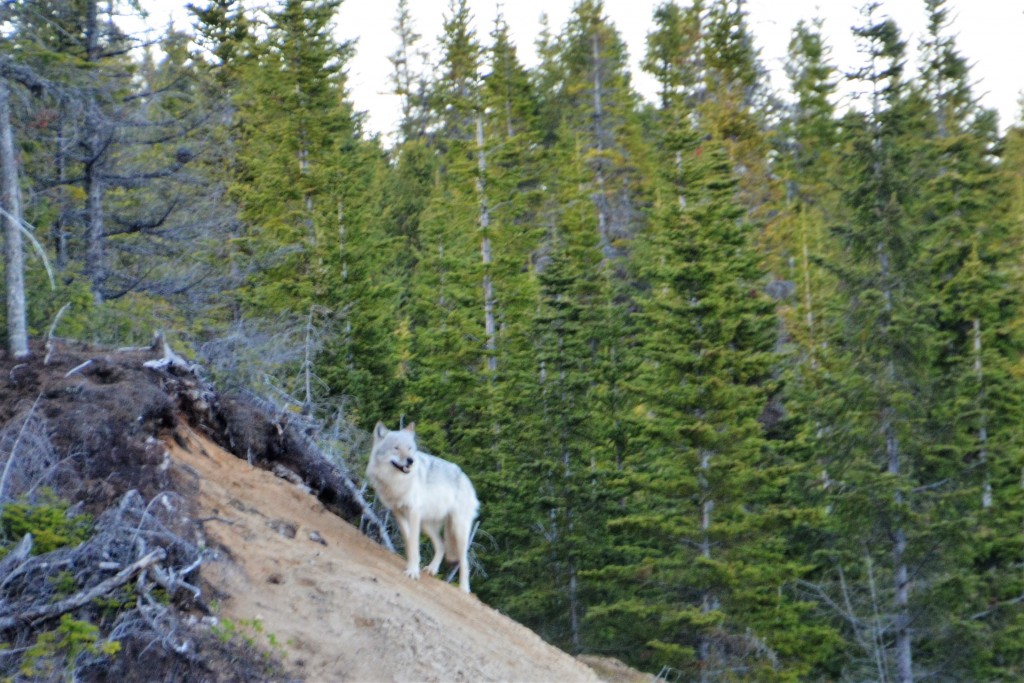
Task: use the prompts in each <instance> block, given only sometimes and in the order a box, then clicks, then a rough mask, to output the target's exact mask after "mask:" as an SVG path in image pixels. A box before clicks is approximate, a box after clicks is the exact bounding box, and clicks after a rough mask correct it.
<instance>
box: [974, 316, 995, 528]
mask: <svg viewBox="0 0 1024 683" xmlns="http://www.w3.org/2000/svg"><path fill="white" fill-rule="evenodd" d="M972 327H973V331H974V374H975V375H976V376H977V378H978V387H979V388H978V391H979V393H980V392H981V387H982V382H983V380H984V377H983V375H984V372H983V370H984V366H983V364H982V360H981V320H980V319H979V318H975V319H974V321H973V324H972ZM984 419H985V418H984V417H982V423H981V426H980V427H978V460H979V461H980V462H981V467H982V468H983V470H984V475H983V476H984V479H983V481H982V484H981V507H982V509H984V510H987V509H988V508H990V507H992V478H991V474H990V473H989V468H988V428H987V427H986V425H985V422H984Z"/></svg>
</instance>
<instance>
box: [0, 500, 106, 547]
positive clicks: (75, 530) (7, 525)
mask: <svg viewBox="0 0 1024 683" xmlns="http://www.w3.org/2000/svg"><path fill="white" fill-rule="evenodd" d="M69 507H70V506H69V504H68V503H66V502H64V501H62V500H60V499H59V498H57V497H56V496H55V495H52V494H46V495H44V496H43V497H42V502H41V503H29V502H27V501H19V502H17V503H8V504H7V505H5V506H4V507H3V510H2V511H0V557H3V556H4V555H6V554H7V553H8V552H9V551H10V549H11V546H12V545H13V544H15V543H17V542H18V541H20V540H21V539H22V537H23V536H24V535H25V534H27V533H30V534H32V538H33V546H32V553H33V554H35V555H40V554H42V553H48V552H51V551H53V550H56V549H57V548H63V547H65V546H75V545H78V544H79V543H81V542H82V541H84V540H85V539H87V538H89V534H90V533H92V517H91V516H89V515H71V516H68V514H67V512H68V508H69Z"/></svg>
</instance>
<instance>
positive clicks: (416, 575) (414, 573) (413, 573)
mask: <svg viewBox="0 0 1024 683" xmlns="http://www.w3.org/2000/svg"><path fill="white" fill-rule="evenodd" d="M405 575H406V576H408V577H409V578H410V579H412V580H413V581H419V579H420V570H419V569H406V570H405Z"/></svg>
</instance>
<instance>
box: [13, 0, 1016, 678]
mask: <svg viewBox="0 0 1024 683" xmlns="http://www.w3.org/2000/svg"><path fill="white" fill-rule="evenodd" d="M409 3H410V0H399V1H398V2H397V11H396V13H395V22H394V44H395V50H394V52H393V54H392V57H391V61H392V64H393V66H394V68H393V78H392V82H391V83H390V88H391V89H392V90H393V92H395V93H396V94H397V95H398V98H397V99H396V101H398V102H400V106H401V117H402V118H401V126H400V130H399V132H398V134H397V136H396V138H395V140H394V142H393V144H392V143H391V142H388V143H387V144H385V141H384V140H382V139H381V138H380V137H379V136H374V135H370V134H368V133H367V131H366V129H365V121H364V115H362V114H361V113H360V112H359V111H358V110H357V109H356V107H355V105H354V104H353V102H352V100H351V98H350V94H349V92H348V90H347V88H346V62H347V60H349V59H350V58H351V56H352V54H353V50H354V49H355V46H354V45H352V44H347V43H343V42H339V41H338V40H337V39H336V38H334V37H333V27H334V25H335V21H336V13H337V11H338V8H339V6H340V4H341V0H282V1H281V2H280V3H271V4H269V6H268V7H265V8H263V9H259V10H250V9H245V8H243V5H242V3H241V2H239V0H195V2H194V3H193V4H192V5H190V13H191V15H190V16H191V21H192V25H191V27H190V28H189V29H188V30H186V31H169V32H167V34H166V35H165V36H163V37H162V38H161V39H160V41H159V43H158V44H143V43H142V42H141V41H140V40H139V38H138V36H134V35H132V34H131V33H129V32H127V31H126V29H124V28H123V24H124V22H123V21H122V20H123V17H124V16H125V15H126V14H135V15H139V14H140V13H141V12H142V10H143V9H144V5H145V3H144V2H138V1H137V0H119V1H116V2H105V1H104V2H101V1H100V0H73V1H69V0H20V1H18V2H13V3H12V2H8V3H4V4H3V5H2V8H0V12H2V15H0V18H2V21H0V29H2V31H3V34H4V40H3V42H2V43H0V168H2V171H3V173H2V174H0V175H2V177H0V182H2V199H3V205H2V207H0V208H2V209H3V211H2V214H0V217H2V223H3V228H4V234H5V239H6V242H5V245H6V251H5V259H4V265H5V272H6V283H7V289H6V292H7V297H6V299H7V308H6V313H5V321H6V329H7V333H8V347H9V349H10V351H11V353H14V354H16V355H17V354H19V353H24V352H25V350H26V346H25V344H26V341H25V340H26V338H27V337H34V338H41V337H45V336H46V335H48V334H49V335H56V336H59V337H63V338H75V339H83V340H87V341H90V342H96V343H101V344H118V345H120V344H131V343H139V342H141V341H145V340H147V339H149V337H150V336H151V335H152V333H153V331H154V330H156V329H160V330H163V331H164V332H165V333H166V334H167V335H168V338H169V339H171V340H172V342H173V344H174V346H175V348H176V349H177V350H179V351H181V352H183V353H186V354H187V355H190V356H192V357H195V358H196V359H197V360H198V361H199V362H200V363H201V364H203V366H204V367H205V368H207V370H208V372H209V373H210V374H212V375H213V376H214V377H215V378H216V379H217V381H218V382H220V383H221V384H222V385H226V386H234V387H237V388H240V389H246V390H249V391H252V392H255V393H257V394H259V395H261V396H263V397H265V398H266V399H267V400H270V401H274V402H276V403H277V404H278V405H280V406H281V407H282V409H283V410H292V411H296V412H301V413H304V414H307V415H313V416H319V417H320V418H322V419H323V420H324V421H325V423H326V422H330V423H331V424H335V425H339V424H340V425H344V429H341V430H339V436H338V438H339V440H341V441H343V442H346V443H349V444H350V445H351V453H350V455H349V457H348V463H349V466H350V467H351V468H352V470H353V471H361V469H362V467H363V463H364V462H365V457H366V455H367V451H368V446H367V444H366V442H365V440H360V439H359V438H357V436H354V435H358V434H360V433H363V434H365V432H366V431H367V430H369V429H371V428H372V426H373V424H374V423H375V422H376V421H377V420H378V419H382V420H384V421H385V422H386V423H387V424H388V425H389V426H391V427H393V428H394V427H397V426H398V424H399V423H400V422H401V421H405V422H408V421H411V420H415V422H416V424H417V431H418V434H419V439H420V443H421V446H422V447H424V449H425V450H428V451H430V452H432V453H436V454H438V455H441V456H443V457H445V458H448V459H450V460H453V461H455V462H457V463H459V464H460V465H461V466H462V467H463V469H464V470H465V471H466V472H467V473H468V474H469V475H470V477H471V478H472V479H473V481H474V483H475V485H476V488H477V490H478V493H479V497H480V500H481V501H482V512H481V524H480V528H479V530H478V532H477V534H476V538H475V543H474V548H473V554H474V557H475V559H474V563H475V567H474V572H475V577H474V588H475V590H476V591H477V592H478V595H479V597H480V598H481V599H482V600H483V601H485V602H487V603H488V604H490V605H492V606H494V607H495V608H497V609H499V610H501V611H503V612H505V613H507V614H509V615H510V616H512V617H513V618H515V619H517V620H519V621H521V622H523V623H524V624H526V625H528V626H529V627H531V628H533V629H535V630H536V631H537V632H538V633H540V634H541V635H542V636H543V637H544V638H545V639H547V640H548V641H550V642H552V643H554V644H556V645H558V646H559V647H562V648H564V649H566V650H568V651H570V652H573V653H579V652H586V653H595V654H602V655H610V656H615V657H619V658H621V659H623V660H625V661H627V662H629V663H631V664H633V665H635V666H637V667H639V668H642V669H645V670H648V671H651V672H653V673H658V672H661V673H662V674H663V675H665V676H666V677H668V678H670V679H673V680H700V681H773V680H779V681H798V680H799V681H804V680H830V681H837V680H849V681H863V680H878V681H900V682H904V683H910V682H911V681H920V680H934V681H966V680H976V681H982V680H984V681H997V680H1005V681H1010V680H1021V679H1022V678H1024V611H1022V610H1024V430H1022V425H1024V384H1022V379H1024V377H1022V375H1024V365H1022V352H1024V308H1022V305H1024V299H1022V291H1021V290H1022V287H1024V262H1022V253H1024V248H1022V247H1024V245H1022V241H1024V127H1020V126H1019V125H1018V127H1013V126H1012V125H1011V126H1010V127H1009V128H1006V129H1004V130H1001V129H1000V127H999V122H998V121H997V118H996V115H995V113H994V112H993V111H990V110H987V109H985V108H983V107H981V106H980V105H979V103H978V100H977V94H976V93H975V92H974V90H973V79H972V76H971V73H970V70H969V64H970V60H969V58H968V56H967V55H964V54H962V53H961V52H960V51H958V48H957V44H956V40H955V35H956V29H955V26H953V25H952V22H951V18H950V16H949V12H948V9H947V8H946V7H945V5H944V0H921V12H922V13H924V14H925V15H926V16H927V17H928V29H927V33H926V35H925V36H924V39H923V40H922V41H920V43H918V44H910V42H909V41H908V40H907V39H906V38H905V37H904V36H903V35H902V34H901V31H900V28H899V26H897V25H896V24H894V23H893V22H892V21H891V20H887V19H883V18H882V17H883V14H882V8H880V7H878V6H876V5H874V4H867V5H866V6H865V7H864V10H863V12H862V15H861V17H862V23H861V24H860V25H859V26H858V27H856V28H854V29H853V31H854V33H855V36H856V38H857V40H858V42H859V45H860V50H861V55H862V58H863V62H862V65H861V66H860V68H859V69H858V70H857V71H856V72H855V73H852V74H850V73H842V72H840V71H839V70H838V69H837V68H836V67H835V65H834V64H832V63H831V61H830V50H829V46H828V44H827V43H826V41H825V40H824V38H823V36H822V33H821V25H820V23H815V22H814V21H812V20H810V19H809V20H808V21H806V22H803V23H800V24H799V25H797V26H795V27H793V30H792V34H791V35H792V40H791V43H790V49H789V59H788V62H787V65H786V73H787V75H788V77H789V90H788V92H775V91H773V90H772V89H771V88H770V87H769V85H768V77H767V74H766V71H765V69H764V66H763V65H762V64H761V63H760V61H759V55H758V52H757V50H756V49H755V48H754V36H753V35H752V31H751V27H750V25H749V24H748V22H747V20H746V15H745V13H744V10H743V3H742V1H741V0H692V2H683V1H680V2H673V1H668V2H665V3H664V4H662V5H661V6H659V7H658V9H657V10H656V12H655V13H654V15H653V16H652V17H651V24H650V27H651V28H650V34H649V38H648V42H647V45H646V52H645V56H644V62H643V65H644V66H643V68H644V69H645V70H647V71H648V72H649V73H650V74H652V75H653V76H654V77H655V78H656V79H657V82H658V97H657V100H656V102H653V103H647V102H644V101H643V100H642V99H641V98H640V97H639V96H638V94H637V93H636V91H635V90H634V89H633V87H632V85H631V79H630V73H629V70H628V67H627V55H626V51H625V45H624V43H623V41H622V39H621V37H620V35H619V34H618V33H617V32H616V29H615V27H614V25H613V24H612V23H611V22H610V21H609V20H608V18H607V17H606V15H605V13H604V10H603V7H602V4H601V2H600V0H579V2H578V3H577V4H576V5H575V6H574V9H573V12H572V14H571V16H570V19H569V20H568V21H567V23H566V24H565V25H564V26H561V27H549V28H548V29H547V30H545V31H544V32H542V34H541V35H540V36H539V37H538V44H539V52H540V55H541V59H540V63H539V64H538V65H537V66H535V67H531V68H526V67H525V66H524V65H523V63H522V62H521V61H520V59H519V57H518V55H517V46H516V45H515V44H514V41H513V40H512V38H511V36H510V32H509V30H508V27H507V25H506V24H505V23H503V21H502V20H501V19H500V18H499V19H498V21H497V22H495V23H494V24H493V26H492V28H491V30H490V31H489V32H488V33H486V34H482V33H479V32H477V31H475V30H474V29H473V25H474V24H473V22H472V21H471V19H472V17H471V15H470V12H469V10H468V8H467V5H466V2H465V0H452V4H451V6H450V9H449V11H448V12H447V13H446V14H445V16H444V19H443V22H439V23H440V24H441V25H438V26H416V25H414V23H413V22H412V19H411V16H410V12H409ZM423 32H430V33H433V34H436V35H438V36H439V43H440V53H439V55H438V56H437V61H436V63H434V64H431V67H430V68H429V69H417V68H416V67H415V64H416V60H414V59H413V58H412V57H413V55H415V54H417V51H418V50H420V49H421V47H420V41H421V36H422V33H423ZM915 42H916V41H915ZM840 87H844V88H848V87H853V88H855V89H856V90H857V92H859V93H861V97H860V98H859V99H858V100H857V102H856V103H855V106H854V107H853V108H850V109H845V108H843V109H841V108H839V107H838V105H837V101H838V98H837V96H836V93H837V91H838V90H839V89H840ZM1005 123H1007V122H1004V125H1005ZM1018 123H1019V122H1018ZM346 440H347V441H346ZM672 677H674V678H672Z"/></svg>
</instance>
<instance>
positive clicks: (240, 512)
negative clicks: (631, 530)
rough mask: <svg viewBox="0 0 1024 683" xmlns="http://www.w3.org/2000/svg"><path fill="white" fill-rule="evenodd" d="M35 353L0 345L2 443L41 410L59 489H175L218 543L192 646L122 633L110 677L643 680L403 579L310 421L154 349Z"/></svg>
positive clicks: (183, 610)
mask: <svg viewBox="0 0 1024 683" xmlns="http://www.w3.org/2000/svg"><path fill="white" fill-rule="evenodd" d="M34 351H35V353H34V355H33V357H32V358H30V359H28V360H26V361H14V360H12V359H10V358H6V357H4V356H3V355H0V446H4V444H7V445H6V446H5V447H10V441H11V440H12V439H14V438H15V437H17V438H18V439H21V436H20V432H19V431H18V429H17V426H18V425H19V424H27V422H26V418H29V419H31V420H34V421H36V424H38V425H40V426H39V428H38V430H39V431H40V432H41V433H44V434H45V436H44V437H43V438H44V440H45V441H46V444H45V448H43V447H42V446H41V447H40V448H41V449H42V450H43V451H46V452H52V453H53V456H52V457H51V456H46V458H44V459H43V460H44V461H45V462H43V461H41V462H42V464H43V465H45V466H47V467H57V468H58V469H59V470H60V472H61V473H62V475H61V477H58V478H55V479H54V481H59V482H60V483H59V486H58V488H59V489H60V491H59V492H60V494H61V495H62V496H64V497H66V498H69V499H71V500H73V501H77V502H78V503H80V504H81V505H82V506H83V507H84V509H86V510H87V511H89V512H92V513H94V514H98V513H100V512H102V511H103V510H104V509H106V508H107V507H109V506H111V505H113V504H115V503H116V501H118V500H121V499H122V497H123V496H124V495H125V494H126V492H128V491H130V490H135V491H138V492H139V493H140V494H141V495H142V496H143V498H144V499H145V500H154V499H155V497H156V496H158V495H160V493H161V492H164V491H169V492H173V493H174V494H176V495H177V496H180V497H181V499H183V500H185V501H186V503H187V505H186V507H187V508H188V515H187V517H185V518H182V519H181V523H182V524H183V525H184V526H183V527H182V528H183V529H186V530H187V529H191V530H190V531H184V532H183V533H187V534H188V536H189V537H190V538H194V539H195V542H197V543H200V544H203V545H205V546H206V547H208V548H210V549H211V550H212V552H211V554H210V557H208V558H207V559H206V560H205V561H204V562H203V564H202V565H201V566H200V568H199V570H198V574H199V576H198V579H197V580H198V582H199V584H200V586H201V587H202V598H201V600H197V601H191V600H188V599H184V600H182V599H181V596H177V597H175V605H176V606H177V608H178V609H179V610H180V618H179V628H181V629H182V631H181V633H182V634H183V635H184V637H186V638H188V639H190V640H191V641H192V642H193V644H194V645H193V647H192V648H191V650H190V652H192V653H193V654H190V655H188V656H186V657H181V656H178V655H175V654H174V653H172V652H169V651H168V652H163V651H160V648H159V646H155V647H154V646H153V645H152V642H151V641H147V642H146V643H143V642H139V643H131V642H127V643H125V656H123V657H121V658H120V659H118V660H117V661H115V662H112V663H110V667H109V668H108V670H107V673H108V674H110V675H111V676H114V678H116V679H118V680H126V681H128V680H133V681H134V680H140V681H141V680H148V681H155V680H166V681H171V680H174V681H204V682H206V681H257V680H304V681H310V682H321V681H323V682H329V681H597V680H604V681H616V682H624V683H625V682H629V683H633V682H636V681H640V680H647V679H649V678H650V677H649V676H644V675H643V674H641V673H639V672H636V671H634V670H632V669H629V668H627V667H625V666H624V665H623V664H622V663H621V662H617V661H616V660H607V659H601V658H591V659H590V660H586V663H584V662H583V661H581V660H577V659H574V658H573V657H571V656H570V655H568V654H566V653H564V652H562V651H561V650H559V649H557V648H555V647H553V646H550V645H548V644H547V643H545V642H544V641H543V640H542V639H541V638H540V637H539V636H537V635H536V634H535V633H533V632H532V631H530V630H529V629H527V628H525V627H524V626H522V625H520V624H518V623H516V622H514V621H513V620H511V619H509V618H508V617H506V616H504V615H502V614H500V613H499V612H497V611H495V610H494V609H492V608H490V607H488V606H487V605H485V604H483V603H481V602H480V601H479V600H478V599H477V598H476V597H475V596H473V595H466V594H464V593H462V592H461V591H459V590H458V588H457V587H456V586H455V585H448V584H446V583H444V582H443V581H441V580H439V579H437V578H434V577H429V576H424V577H423V578H422V579H420V580H419V581H412V580H411V579H409V578H408V577H406V576H405V574H404V572H403V569H404V562H403V560H402V559H401V558H400V557H399V556H398V555H396V554H394V553H392V552H389V551H387V550H386V549H385V548H383V547H382V546H380V545H378V544H377V543H375V542H374V541H373V540H371V539H370V538H368V537H366V536H364V535H363V534H361V533H360V532H359V530H358V529H357V528H356V527H354V526H353V525H352V522H356V521H358V520H359V519H362V520H363V523H364V524H366V525H368V528H369V530H370V532H374V531H375V530H376V532H377V533H380V529H381V526H380V521H379V519H378V518H376V516H375V515H374V514H373V513H372V510H369V509H368V508H367V507H366V503H365V501H363V500H362V499H361V496H360V495H359V493H358V488H357V487H356V486H355V483H356V482H354V481H353V479H351V478H350V476H349V475H348V474H347V473H345V472H343V471H339V470H338V469H337V468H336V467H335V466H334V465H331V464H330V462H329V460H327V459H325V458H324V457H322V456H321V455H320V454H318V453H317V452H316V448H315V445H314V444H313V443H312V441H311V440H310V439H309V437H308V431H304V429H305V428H304V427H302V426H301V425H298V424H296V423H294V421H292V422H289V420H290V418H289V417H288V416H287V415H286V414H281V413H278V412H274V411H267V410H266V409H265V408H263V407H261V406H260V405H259V402H258V400H256V401H253V400H250V399H246V398H245V397H239V396H221V395H218V394H217V393H216V392H215V391H214V390H213V388H212V387H210V386H208V385H207V384H206V383H205V382H204V381H203V380H202V379H200V378H199V377H197V376H195V375H194V374H193V373H192V371H191V370H190V369H189V368H188V367H187V365H185V366H173V365H171V366H160V367H156V368H154V367H148V368H147V367H144V365H143V364H144V363H145V362H146V361H152V360H154V359H160V358H161V355H162V349H161V348H160V347H155V348H154V349H152V350H147V349H137V350H132V351H123V350H122V351H112V350H101V349H95V348H91V347H88V346H84V345H76V344H69V343H64V342H62V343H59V344H54V345H53V346H52V347H51V348H42V347H41V346H40V347H36V348H35V349H34ZM4 425H12V426H13V427H12V428H14V429H15V431H13V432H12V431H11V429H4ZM21 431H22V432H23V431H25V430H24V429H21ZM20 448H21V450H22V451H25V448H26V445H25V444H24V443H22V444H21V446H20ZM47 449H52V451H50V450H47ZM0 455H2V454H0ZM54 458H58V459H60V462H59V463H57V464H56V465H55V464H54V463H52V462H50V461H51V460H53V459H54ZM250 463H252V464H250ZM274 471H276V472H277V474H275V473H274ZM278 475H283V476H284V477H286V478H282V476H278ZM355 476H356V477H358V475H355ZM375 525H376V526H375ZM2 599H3V595H0V600H2ZM204 612H206V613H210V612H212V616H209V615H208V616H205V617H204V616H203V615H204ZM190 615H191V616H190ZM186 632H187V633H186ZM232 633H233V634H234V636H233V637H231V638H230V639H228V638H226V636H225V634H228V635H230V634H232ZM22 635H23V637H31V634H22ZM239 641H241V643H242V645H241V646H239ZM143 645H145V647H143ZM253 646H255V647H256V648H259V649H262V650H263V651H264V652H265V653H267V654H261V653H259V652H257V651H256V650H255V649H254V647H253ZM142 652H146V654H145V655H144V656H141V659H140V658H139V656H140V655H141V653H142ZM128 653H133V654H130V655H129V654H128ZM581 659H582V658H581ZM140 662H145V665H143V664H140ZM588 665H589V666H588ZM282 671H284V672H286V673H282ZM94 678H97V680H104V679H107V680H112V679H110V678H109V677H107V676H105V675H104V674H102V672H99V673H98V674H97V675H96V676H94Z"/></svg>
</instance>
